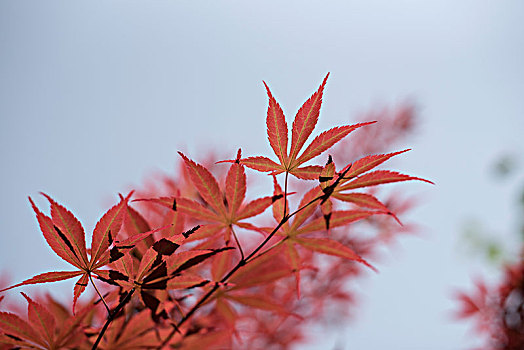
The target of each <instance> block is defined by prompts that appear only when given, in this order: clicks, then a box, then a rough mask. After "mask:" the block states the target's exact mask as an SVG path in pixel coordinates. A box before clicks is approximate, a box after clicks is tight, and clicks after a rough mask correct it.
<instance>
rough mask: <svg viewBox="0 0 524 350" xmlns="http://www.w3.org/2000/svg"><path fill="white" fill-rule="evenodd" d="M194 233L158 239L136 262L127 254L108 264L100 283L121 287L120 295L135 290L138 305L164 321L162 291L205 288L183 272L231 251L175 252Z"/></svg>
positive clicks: (197, 250)
mask: <svg viewBox="0 0 524 350" xmlns="http://www.w3.org/2000/svg"><path fill="white" fill-rule="evenodd" d="M197 230H198V227H195V228H193V229H191V230H188V231H186V232H182V233H178V234H175V235H173V236H171V237H163V238H160V239H159V240H157V241H156V242H154V243H153V244H152V245H151V246H150V247H149V249H148V250H147V251H146V252H145V253H144V254H143V256H141V258H140V259H139V260H138V259H136V258H135V257H134V256H133V255H131V254H130V252H127V253H126V254H125V255H124V256H123V257H122V259H119V260H117V261H115V262H114V263H113V264H111V269H110V270H107V271H104V274H105V275H104V276H103V277H102V279H103V280H104V281H106V282H107V283H111V284H116V285H119V286H121V287H122V288H123V290H124V291H129V290H131V289H134V290H136V291H137V292H138V294H139V296H140V299H141V301H142V303H143V304H144V305H145V306H146V307H147V308H149V309H151V311H152V312H153V315H154V316H155V317H157V316H162V317H167V313H166V312H165V310H164V309H162V301H163V300H167V299H168V296H167V294H166V290H174V289H186V288H191V287H194V286H197V285H204V284H206V283H207V282H208V280H206V279H204V278H202V277H200V276H198V275H196V274H195V273H187V272H186V271H187V270H189V269H190V268H192V267H194V266H196V265H198V264H201V263H203V262H204V261H206V260H207V259H209V258H211V257H213V256H215V255H216V254H218V253H221V252H223V251H226V250H230V249H233V248H231V247H229V248H228V247H225V248H220V249H204V250H200V249H193V250H188V251H183V252H179V251H178V248H179V247H180V246H181V245H182V243H183V241H184V240H187V238H188V237H189V236H190V235H191V234H192V232H195V231H197Z"/></svg>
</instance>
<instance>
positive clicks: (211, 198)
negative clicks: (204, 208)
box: [178, 152, 226, 215]
mask: <svg viewBox="0 0 524 350" xmlns="http://www.w3.org/2000/svg"><path fill="white" fill-rule="evenodd" d="M178 154H179V155H180V156H181V157H182V159H183V160H184V162H185V164H186V169H187V171H188V172H189V176H190V177H191V181H192V182H193V184H194V185H195V186H196V188H197V190H198V193H200V195H201V196H202V198H204V200H205V201H206V202H207V203H208V204H209V205H210V206H211V207H212V208H213V209H214V210H215V211H216V212H217V213H220V214H222V215H225V214H226V207H225V206H224V201H223V199H222V193H221V192H220V188H219V187H218V183H217V181H216V180H215V178H214V177H213V175H211V173H210V172H209V170H207V169H206V168H205V167H204V166H202V165H200V164H197V163H195V162H193V161H192V160H190V159H189V158H187V157H186V156H185V155H184V154H183V153H182V152H178Z"/></svg>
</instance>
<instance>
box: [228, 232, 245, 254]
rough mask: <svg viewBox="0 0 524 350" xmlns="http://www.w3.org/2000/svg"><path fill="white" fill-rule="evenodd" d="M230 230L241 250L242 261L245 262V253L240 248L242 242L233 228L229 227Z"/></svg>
mask: <svg viewBox="0 0 524 350" xmlns="http://www.w3.org/2000/svg"><path fill="white" fill-rule="evenodd" d="M229 229H230V230H231V232H233V237H235V241H236V242H237V246H238V249H239V250H240V256H241V258H242V260H244V251H243V250H242V247H241V246H240V241H239V240H238V236H237V234H236V233H235V230H233V227H231V226H229Z"/></svg>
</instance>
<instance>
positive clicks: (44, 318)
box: [22, 293, 56, 347]
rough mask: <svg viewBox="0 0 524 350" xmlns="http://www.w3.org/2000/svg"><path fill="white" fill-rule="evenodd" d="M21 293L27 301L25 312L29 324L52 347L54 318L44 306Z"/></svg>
mask: <svg viewBox="0 0 524 350" xmlns="http://www.w3.org/2000/svg"><path fill="white" fill-rule="evenodd" d="M22 295H23V296H24V298H25V299H26V300H27V303H28V304H27V314H28V317H29V322H31V326H33V329H34V330H36V331H37V332H38V333H39V334H40V337H41V339H45V340H46V341H47V344H49V347H52V346H53V343H54V337H55V327H56V321H55V318H54V317H53V315H52V314H51V313H50V312H49V311H48V310H47V309H46V308H45V307H43V306H42V305H40V304H38V303H36V302H34V301H33V300H32V299H31V298H29V297H28V296H27V295H26V294H24V293H22Z"/></svg>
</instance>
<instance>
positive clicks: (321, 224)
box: [294, 210, 378, 235]
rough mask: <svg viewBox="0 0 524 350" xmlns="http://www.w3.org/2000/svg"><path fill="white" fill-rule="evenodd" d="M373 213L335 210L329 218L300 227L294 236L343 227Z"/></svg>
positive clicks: (373, 212) (318, 219)
mask: <svg viewBox="0 0 524 350" xmlns="http://www.w3.org/2000/svg"><path fill="white" fill-rule="evenodd" d="M377 213H378V212H375V211H364V210H337V211H333V212H331V215H330V216H329V217H319V218H317V219H315V220H313V221H311V222H310V223H308V224H306V225H304V226H302V227H301V228H299V229H297V230H296V231H294V235H301V234H305V233H311V232H318V231H323V230H328V229H330V228H334V227H338V226H344V225H347V224H349V223H352V222H355V221H357V220H362V219H365V218H367V217H369V216H371V215H373V214H377Z"/></svg>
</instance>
